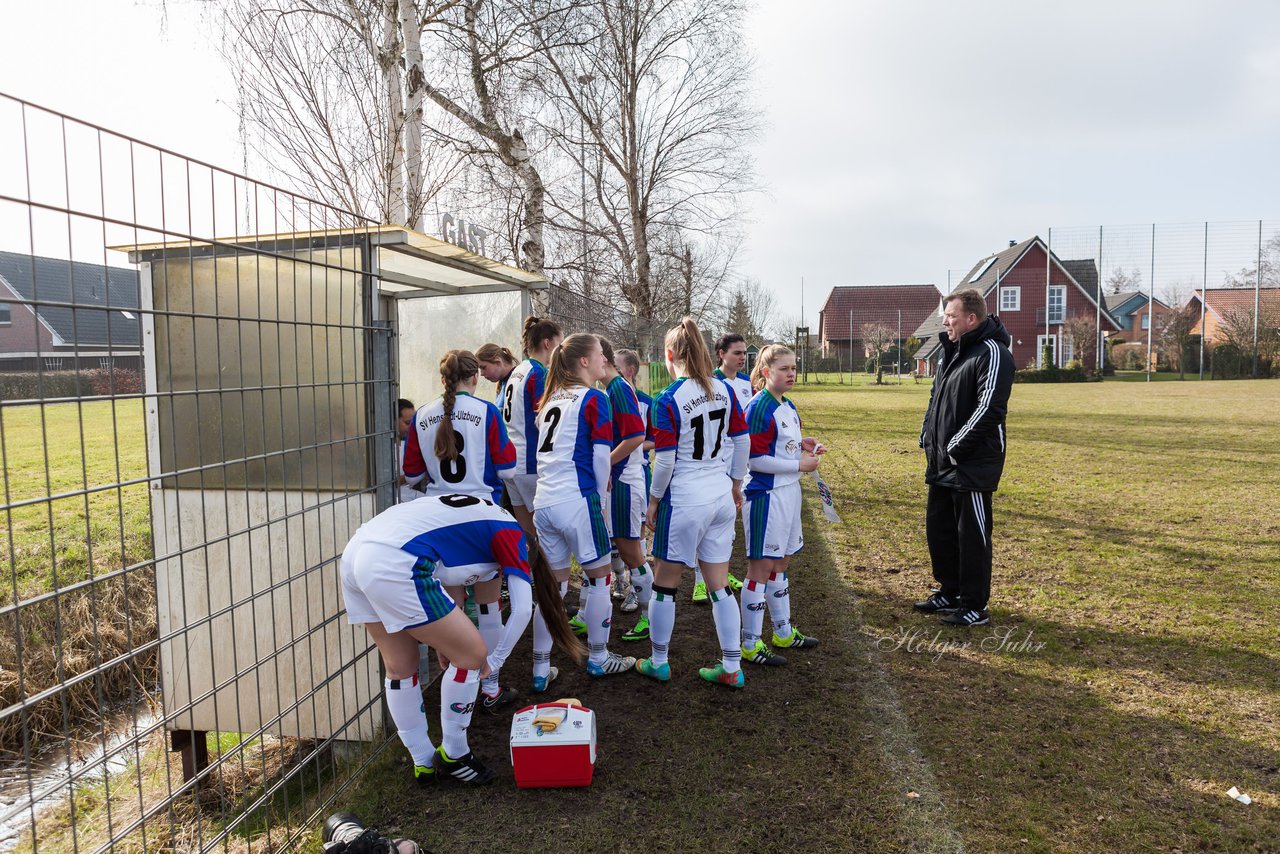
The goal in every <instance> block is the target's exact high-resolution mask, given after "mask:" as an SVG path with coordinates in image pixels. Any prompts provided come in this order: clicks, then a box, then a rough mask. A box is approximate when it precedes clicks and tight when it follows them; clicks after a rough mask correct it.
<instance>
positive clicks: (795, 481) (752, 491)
mask: <svg viewBox="0 0 1280 854" xmlns="http://www.w3.org/2000/svg"><path fill="white" fill-rule="evenodd" d="M752 374H753V376H752V379H753V381H755V382H757V383H759V384H762V385H763V388H762V389H761V391H760V392H759V393H758V394H757V395H756V396H755V397H753V398H752V399H751V402H750V403H749V404H747V413H746V417H747V426H748V428H749V429H750V430H751V461H750V464H749V466H748V468H749V473H748V474H747V481H746V485H745V487H744V490H743V492H744V493H745V495H746V499H747V500H746V503H745V504H743V505H742V527H743V530H744V531H745V532H746V535H747V583H746V584H745V585H744V586H743V588H742V594H741V595H742V658H743V659H744V660H745V661H749V662H752V663H753V664H765V665H781V664H786V663H787V660H786V659H785V658H783V657H782V656H781V655H778V654H777V653H776V652H774V651H773V650H772V649H770V648H769V647H768V646H766V645H765V643H764V639H763V638H762V637H761V635H762V633H763V631H764V611H765V608H766V604H765V603H766V602H767V603H768V605H767V607H768V609H769V615H770V616H771V617H772V619H773V645H774V646H775V647H779V648H782V649H810V648H812V647H815V646H817V645H818V641H817V639H816V638H812V637H809V636H807V635H804V634H801V633H800V631H799V630H798V629H797V628H796V627H795V626H793V625H792V624H791V587H790V582H789V581H788V580H787V570H788V568H789V567H790V565H791V556H792V555H794V554H795V553H796V552H798V551H800V549H802V548H803V547H804V535H803V534H802V532H801V528H800V505H801V496H800V476H801V475H802V474H804V473H806V472H811V471H817V469H818V462H819V457H821V456H822V455H823V454H825V453H826V452H827V449H826V448H825V447H824V446H823V445H822V443H821V442H819V441H818V440H817V439H813V438H805V437H804V436H803V435H802V434H801V432H800V426H801V425H800V413H799V412H797V411H796V406H795V404H794V403H792V402H791V400H790V398H788V397H787V396H786V394H787V392H789V391H790V390H791V389H792V388H793V387H794V386H795V384H796V357H795V354H794V353H792V352H791V351H790V350H789V349H787V348H786V347H783V346H782V345H781V344H770V345H769V346H768V347H765V348H764V350H763V351H762V352H761V353H760V357H759V359H758V360H757V361H756V367H755V370H754V371H753V372H752Z"/></svg>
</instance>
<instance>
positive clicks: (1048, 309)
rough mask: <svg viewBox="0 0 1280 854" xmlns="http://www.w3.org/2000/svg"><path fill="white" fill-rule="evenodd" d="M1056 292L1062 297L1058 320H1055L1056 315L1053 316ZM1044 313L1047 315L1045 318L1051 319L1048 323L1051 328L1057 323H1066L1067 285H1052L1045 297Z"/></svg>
mask: <svg viewBox="0 0 1280 854" xmlns="http://www.w3.org/2000/svg"><path fill="white" fill-rule="evenodd" d="M1055 292H1056V293H1059V294H1061V295H1062V307H1061V309H1060V311H1059V314H1058V318H1057V320H1054V315H1053V295H1054V293H1055ZM1044 313H1045V316H1046V317H1048V318H1049V320H1048V323H1049V325H1051V326H1052V325H1053V324H1055V323H1059V324H1060V323H1064V322H1065V321H1066V319H1067V286H1066V285H1050V286H1049V292H1048V294H1047V295H1046V296H1045V304H1044Z"/></svg>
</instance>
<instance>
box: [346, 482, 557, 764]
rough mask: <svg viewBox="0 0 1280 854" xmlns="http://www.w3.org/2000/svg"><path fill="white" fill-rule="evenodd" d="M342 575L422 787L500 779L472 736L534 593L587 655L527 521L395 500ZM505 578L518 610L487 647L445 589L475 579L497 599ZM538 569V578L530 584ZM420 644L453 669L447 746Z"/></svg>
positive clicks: (355, 542) (453, 504) (466, 499)
mask: <svg viewBox="0 0 1280 854" xmlns="http://www.w3.org/2000/svg"><path fill="white" fill-rule="evenodd" d="M341 574H342V601H343V605H344V607H345V608H346V610H347V619H348V620H349V621H350V622H351V623H352V624H353V625H355V624H363V625H364V627H365V630H366V631H367V632H368V633H369V635H370V636H371V637H372V638H373V641H374V643H375V644H377V646H378V652H379V653H380V654H381V656H382V662H383V666H384V667H385V669H386V673H387V678H386V682H385V685H384V687H385V689H386V701H387V708H388V710H389V711H390V712H391V719H392V720H393V721H395V724H396V729H397V730H398V731H399V735H400V741H401V742H402V743H403V744H404V746H405V749H407V750H408V751H409V754H410V756H412V757H413V764H414V769H413V775H414V777H415V779H417V781H418V782H419V784H423V785H425V784H427V783H430V782H433V781H434V780H436V779H439V778H441V777H447V778H449V779H452V780H456V781H458V782H462V783H472V784H477V783H489V782H492V781H493V778H494V773H493V771H492V770H490V769H489V768H488V767H486V766H485V765H484V763H482V762H481V761H480V760H479V759H477V758H476V757H475V754H473V753H472V752H471V748H470V746H469V745H468V744H467V727H468V726H469V725H470V723H471V713H472V710H473V709H474V708H475V702H476V696H477V693H478V691H479V687H480V679H481V678H482V677H484V676H485V675H486V674H487V673H489V671H490V670H497V669H499V668H500V667H501V666H502V663H503V662H504V661H506V659H507V656H509V655H510V654H511V650H512V649H513V648H514V647H515V645H516V642H517V641H518V640H519V639H520V635H521V634H523V632H524V629H525V626H527V625H528V624H529V617H530V615H531V614H532V612H533V600H534V597H535V596H536V597H537V600H538V607H539V609H540V610H541V611H542V613H544V614H551V615H552V618H551V619H552V624H551V626H550V627H549V628H548V629H546V630H547V631H548V632H549V634H551V635H552V636H553V637H554V638H555V643H556V644H558V645H559V646H560V648H561V649H562V650H564V651H565V652H567V653H569V654H570V655H571V656H574V657H575V658H577V659H579V660H581V658H582V645H581V644H580V643H579V642H578V640H577V639H576V638H575V637H574V635H573V631H572V630H571V629H570V628H569V623H568V621H567V620H566V619H565V617H564V605H563V603H562V601H561V598H560V595H559V593H558V592H557V588H556V585H555V582H554V581H553V580H552V577H551V570H550V567H549V566H548V565H547V562H546V558H545V557H543V555H542V554H541V552H540V551H539V550H538V549H537V547H536V546H535V547H534V548H533V551H532V554H530V551H529V542H528V538H527V537H526V535H525V533H524V531H523V529H521V527H520V525H519V524H518V523H517V522H516V521H515V519H513V518H512V517H511V516H510V515H509V514H508V513H507V512H506V511H504V510H503V509H502V508H500V507H497V506H495V505H494V503H493V502H492V501H489V500H487V499H482V498H476V497H475V496H473V495H438V496H427V497H425V498H420V499H418V500H417V501H411V502H408V503H406V504H397V505H395V506H394V507H391V508H389V509H387V510H385V511H383V512H382V513H379V514H378V515H377V516H375V517H374V518H372V519H370V520H369V521H368V522H366V523H364V524H363V525H361V526H360V528H359V530H357V531H356V533H355V536H353V537H352V538H351V541H350V542H349V543H347V547H346V548H345V549H344V550H343V552H342V561H341ZM502 575H505V576H506V578H507V580H508V587H509V588H510V591H511V614H510V616H509V617H508V619H507V625H506V631H505V633H504V634H503V636H502V639H501V641H500V642H499V643H498V645H497V647H496V648H495V649H493V650H492V651H491V652H488V651H486V649H485V643H484V640H483V639H482V638H481V637H480V633H479V632H478V631H477V630H476V628H475V626H473V625H471V621H470V620H468V619H467V618H466V616H465V615H463V613H462V612H461V611H460V610H458V609H457V608H456V607H455V606H454V600H453V598H452V597H451V596H450V595H449V594H448V593H447V592H446V590H445V587H461V586H463V585H466V584H474V585H475V586H476V589H477V592H479V591H481V590H485V591H491V592H492V596H493V598H494V599H496V598H497V589H498V585H499V584H500V583H501V576H502ZM531 577H536V579H537V584H536V585H534V586H533V587H532V588H531V586H530V581H531ZM419 643H425V644H429V645H430V646H431V647H433V648H434V649H435V650H436V654H437V656H438V657H439V659H440V666H441V667H443V668H446V669H445V673H444V677H443V679H442V680H441V682H440V729H441V733H442V738H441V745H440V747H439V748H437V747H436V746H435V745H434V744H432V742H431V737H430V736H429V735H428V734H427V717H426V714H425V713H424V709H423V705H422V689H421V687H420V686H419V684H418V644H419Z"/></svg>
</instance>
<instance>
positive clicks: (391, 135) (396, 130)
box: [378, 0, 409, 225]
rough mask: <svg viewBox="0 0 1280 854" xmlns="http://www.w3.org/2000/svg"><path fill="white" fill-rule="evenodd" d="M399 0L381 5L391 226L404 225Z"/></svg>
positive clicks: (387, 217) (387, 212) (387, 0)
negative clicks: (398, 29)
mask: <svg viewBox="0 0 1280 854" xmlns="http://www.w3.org/2000/svg"><path fill="white" fill-rule="evenodd" d="M398 5H399V3H398V0H385V2H384V4H383V7H382V51H381V54H380V55H379V57H378V67H379V68H380V69H381V71H382V82H383V86H385V87H386V91H387V163H386V167H385V168H386V170H387V204H386V209H385V212H384V216H383V219H385V220H387V223H388V224H391V225H405V224H406V223H407V221H408V218H409V217H408V212H407V211H406V210H405V187H404V148H403V146H401V144H400V133H401V131H402V130H403V128H404V89H403V87H402V85H401V81H400V35H399V33H398V32H397V27H396V25H397V22H398V19H399V15H398Z"/></svg>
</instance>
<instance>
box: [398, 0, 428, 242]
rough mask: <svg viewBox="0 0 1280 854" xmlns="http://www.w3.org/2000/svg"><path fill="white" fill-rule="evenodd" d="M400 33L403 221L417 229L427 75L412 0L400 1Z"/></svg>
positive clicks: (419, 227) (420, 213) (420, 212)
mask: <svg viewBox="0 0 1280 854" xmlns="http://www.w3.org/2000/svg"><path fill="white" fill-rule="evenodd" d="M400 32H401V33H402V35H403V37H404V59H405V86H406V88H407V89H408V108H407V111H406V116H405V125H404V141H405V146H404V147H405V159H404V171H405V194H404V195H405V204H406V206H407V215H406V217H405V224H406V225H408V226H409V227H410V228H412V229H414V230H416V231H422V218H423V213H424V212H423V206H424V200H423V198H422V182H423V171H424V165H423V162H422V103H423V99H424V97H425V90H424V87H423V84H424V83H425V82H426V78H425V77H424V75H423V73H422V23H421V21H419V20H418V8H417V3H416V2H414V0H400Z"/></svg>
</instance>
